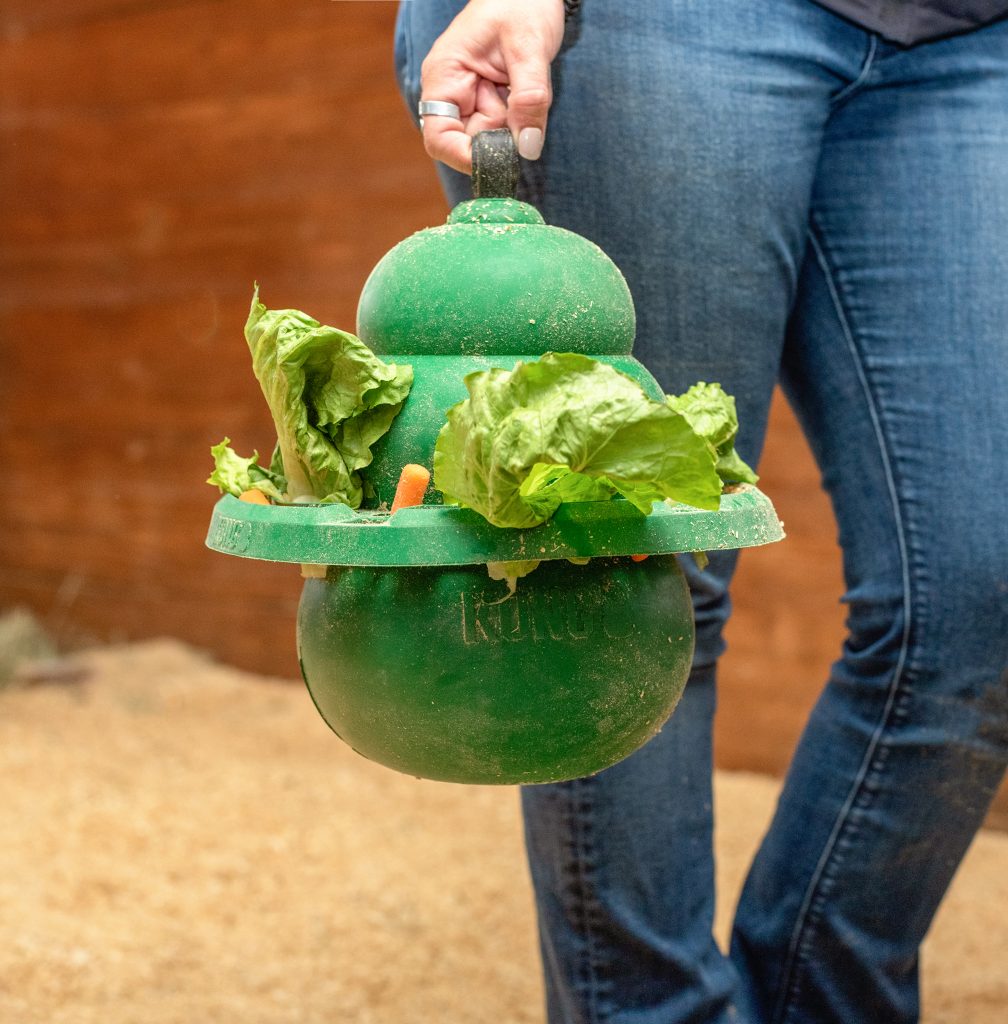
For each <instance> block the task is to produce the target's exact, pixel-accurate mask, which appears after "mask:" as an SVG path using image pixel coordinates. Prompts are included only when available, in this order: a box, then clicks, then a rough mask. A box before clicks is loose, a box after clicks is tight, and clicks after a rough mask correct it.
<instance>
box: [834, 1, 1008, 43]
mask: <svg viewBox="0 0 1008 1024" xmlns="http://www.w3.org/2000/svg"><path fill="white" fill-rule="evenodd" d="M815 2H816V3H818V4H819V5H820V6H821V7H828V8H829V9H830V10H831V11H835V12H836V13H837V14H840V15H843V17H845V18H849V19H850V20H851V21H856V22H857V23H858V24H859V25H863V26H864V27H865V28H867V29H871V31H873V32H877V33H878V34H879V35H880V36H882V37H883V38H884V39H888V40H889V41H890V42H893V43H902V44H903V45H904V46H911V45H913V44H914V43H923V42H926V41H928V40H930V39H939V38H941V37H942V36H951V35H955V34H956V33H959V32H970V31H972V30H973V29H975V28H979V27H980V26H981V25H986V24H988V23H990V22H992V21H997V19H998V18H1004V17H1008V0H815Z"/></svg>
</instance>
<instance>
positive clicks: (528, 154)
mask: <svg viewBox="0 0 1008 1024" xmlns="http://www.w3.org/2000/svg"><path fill="white" fill-rule="evenodd" d="M542 148H543V133H542V129H541V128H522V130H521V131H520V132H519V133H518V152H519V153H520V154H521V155H522V156H523V157H525V159H526V160H538V159H539V154H540V153H542Z"/></svg>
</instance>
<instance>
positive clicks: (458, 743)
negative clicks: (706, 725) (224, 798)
mask: <svg viewBox="0 0 1008 1024" xmlns="http://www.w3.org/2000/svg"><path fill="white" fill-rule="evenodd" d="M298 650H299V655H300V660H301V669H302V672H303V674H304V678H305V682H306V683H307V685H308V689H309V691H310V692H311V695H312V698H313V700H314V701H315V704H316V705H317V707H318V709H319V712H320V713H321V715H322V717H323V718H324V719H325V721H326V722H327V723H328V724H329V726H330V727H331V728H332V729H333V731H334V732H335V733H336V734H337V735H338V736H340V737H341V738H342V739H343V740H345V741H346V742H347V743H348V744H350V746H352V747H353V748H354V749H355V750H356V751H357V752H358V753H360V754H362V755H364V756H365V757H368V758H370V759H371V760H373V761H377V762H379V763H380V764H383V765H386V766H388V767H390V768H394V769H396V770H398V771H401V772H406V773H408V774H411V775H415V776H418V777H423V778H428V779H439V780H442V781H448V782H465V783H484V784H486V783H496V784H506V783H533V782H556V781H560V780H563V779H571V778H578V777H581V776H584V775H591V774H593V773H595V772H598V771H600V770H601V769H603V768H606V767H608V766H609V765H611V764H614V763H615V762H617V761H619V760H621V759H622V758H624V757H626V756H627V755H628V754H631V753H632V752H633V751H634V750H636V749H637V748H639V747H640V746H642V745H643V744H644V743H645V742H646V741H647V740H648V739H649V738H650V737H651V736H653V735H654V734H655V733H656V732H657V731H658V730H659V729H660V728H661V726H662V724H663V723H664V722H665V720H666V719H667V718H668V716H669V715H670V714H671V713H672V710H673V708H674V707H675V705H676V703H677V701H678V700H679V697H680V695H681V693H682V690H683V687H684V686H685V683H686V677H687V674H688V672H689V666H690V661H691V658H692V652H693V618H692V608H691V605H690V600H689V592H688V588H687V586H686V582H685V579H684V577H683V575H682V572H681V570H680V569H679V566H678V565H677V563H676V561H675V558H674V557H672V556H662V557H654V558H650V559H648V560H647V561H645V562H640V563H635V562H632V561H630V559H628V558H602V559H593V560H592V561H591V562H590V563H589V564H588V565H584V566H578V565H573V564H571V563H569V562H567V561H551V562H544V563H543V564H542V565H540V567H539V568H538V569H536V570H535V572H534V573H532V575H530V576H529V577H527V578H524V579H520V580H519V581H518V587H517V591H516V593H515V594H513V595H511V596H508V590H507V587H506V585H505V584H504V583H501V582H495V581H493V580H491V579H490V578H489V577H488V575H487V572H486V568H485V566H457V567H427V568H407V569H403V568H396V569H390V568H381V567H369V568H331V569H330V570H329V571H328V574H327V576H326V578H324V579H310V580H307V581H306V583H305V587H304V591H303V594H302V598H301V606H300V610H299V613H298Z"/></svg>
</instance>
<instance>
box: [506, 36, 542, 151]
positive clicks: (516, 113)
mask: <svg viewBox="0 0 1008 1024" xmlns="http://www.w3.org/2000/svg"><path fill="white" fill-rule="evenodd" d="M507 70H508V83H509V86H510V91H509V92H508V100H507V107H508V112H507V120H508V127H509V128H510V129H511V135H512V136H513V137H514V140H515V143H516V145H517V146H518V152H519V153H520V154H521V155H522V156H523V157H524V158H525V159H526V160H538V159H539V155H540V153H542V148H543V141H544V140H545V137H546V115H547V114H548V113H549V108H550V104H551V103H552V102H553V88H552V85H551V84H550V65H549V60H548V59H547V56H546V54H545V52H543V53H540V54H536V55H534V56H533V55H529V54H522V55H518V54H515V55H514V56H512V57H511V59H510V60H509V61H508V67H507Z"/></svg>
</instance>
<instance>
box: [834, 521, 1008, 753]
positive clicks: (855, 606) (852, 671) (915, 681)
mask: <svg viewBox="0 0 1008 1024" xmlns="http://www.w3.org/2000/svg"><path fill="white" fill-rule="evenodd" d="M956 551H958V554H956V553H955V552H956ZM1004 551H1005V552H1008V545H1005V549H1004ZM844 601H845V603H846V604H847V605H848V607H849V615H848V620H847V626H848V636H847V638H846V640H845V643H844V647H843V655H842V657H841V659H840V661H839V662H838V663H837V664H836V665H835V666H834V670H833V678H834V680H837V681H839V682H841V683H847V684H855V685H857V686H858V687H859V688H862V687H867V688H868V689H876V690H878V691H879V692H887V691H889V689H890V688H891V687H893V686H896V687H898V689H899V690H900V692H901V693H902V694H903V703H902V704H900V705H899V706H900V707H902V708H904V709H905V711H906V714H907V715H908V716H909V718H910V719H912V721H913V722H914V723H916V725H917V726H918V727H919V728H920V729H921V730H922V731H920V732H912V733H909V734H908V736H909V735H912V736H914V737H916V738H917V739H918V740H919V741H920V742H922V743H928V742H930V740H931V739H933V738H934V737H936V736H942V737H944V738H945V739H946V740H954V739H958V740H960V741H962V743H963V744H965V746H966V747H975V748H976V749H977V750H978V751H980V752H982V753H984V754H985V756H990V755H993V756H994V757H995V759H1000V760H1002V761H1003V760H1004V759H1005V758H1008V555H1006V554H1005V553H1004V552H1001V551H999V552H994V551H992V550H990V548H989V547H988V548H987V550H984V545H983V544H982V543H981V544H978V545H971V544H963V545H958V546H957V545H956V544H955V543H954V542H953V538H952V537H951V535H950V536H949V538H948V543H947V544H946V545H945V546H944V548H943V550H942V551H940V552H934V551H932V552H929V556H928V559H927V563H926V564H925V563H924V561H923V560H921V561H919V562H915V561H914V559H913V557H912V553H911V558H910V561H909V568H908V572H907V575H906V579H905V582H904V583H903V584H902V585H900V584H899V583H898V581H895V580H892V579H890V580H888V581H883V580H881V579H875V580H862V581H860V582H859V584H858V585H857V586H856V587H854V588H852V589H851V590H850V591H849V592H848V593H847V595H846V596H845V598H844Z"/></svg>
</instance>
